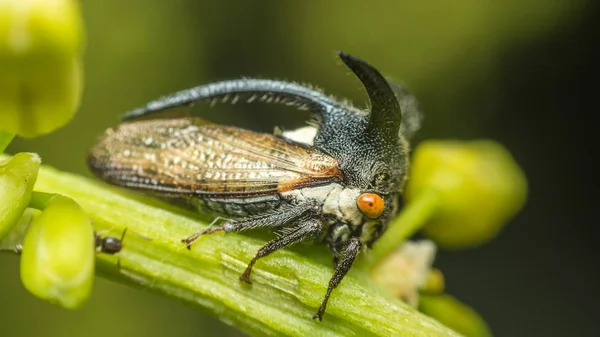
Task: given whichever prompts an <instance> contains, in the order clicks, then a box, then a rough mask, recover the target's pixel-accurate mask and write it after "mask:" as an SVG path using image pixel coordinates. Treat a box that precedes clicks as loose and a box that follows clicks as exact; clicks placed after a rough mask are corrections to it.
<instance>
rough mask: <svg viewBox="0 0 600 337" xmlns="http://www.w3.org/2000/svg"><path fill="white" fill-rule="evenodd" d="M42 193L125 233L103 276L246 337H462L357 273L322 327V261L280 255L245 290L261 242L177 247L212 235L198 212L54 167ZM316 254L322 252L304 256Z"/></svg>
mask: <svg viewBox="0 0 600 337" xmlns="http://www.w3.org/2000/svg"><path fill="white" fill-rule="evenodd" d="M36 189H37V190H43V191H46V192H49V193H59V194H61V195H65V196H68V197H71V198H73V199H74V200H76V201H77V202H78V203H79V204H80V205H81V206H82V207H83V208H84V209H85V210H86V212H88V214H89V215H90V216H91V217H92V220H93V224H94V229H95V230H96V231H108V232H110V233H111V235H113V234H116V235H120V233H122V231H123V230H124V229H125V228H128V229H129V231H128V232H127V236H126V237H125V238H124V246H125V248H124V249H123V250H122V251H121V252H120V253H119V254H118V255H117V256H112V255H108V254H98V262H99V265H98V267H99V268H97V269H98V270H99V272H100V273H101V274H102V275H104V276H108V277H110V278H112V279H114V280H116V281H120V282H123V283H127V284H130V285H132V286H135V287H140V288H144V289H149V290H151V291H155V292H158V293H161V294H163V295H166V296H168V297H171V298H175V299H179V300H182V301H185V302H187V303H190V304H192V305H194V306H196V307H199V308H201V309H203V310H204V311H207V312H209V313H210V314H212V315H214V316H217V317H219V318H220V319H221V320H222V321H224V322H226V323H228V324H231V325H234V326H236V327H238V328H239V329H241V330H243V331H245V332H247V333H249V334H250V335H253V336H458V334H456V333H455V332H453V331H452V330H450V329H448V328H447V327H445V326H443V325H441V324H440V323H439V322H437V321H435V320H434V319H432V318H430V317H427V316H425V315H423V314H421V313H419V312H418V311H416V310H414V309H413V308H411V307H409V306H408V305H406V304H404V303H402V302H400V301H398V300H395V299H392V298H389V297H387V296H386V295H384V294H383V291H380V290H378V289H377V288H375V287H374V286H373V285H372V284H370V283H369V282H368V281H367V278H366V276H365V274H364V273H363V272H360V271H359V270H356V269H355V270H353V271H351V272H350V273H349V275H348V276H347V277H346V278H345V279H344V281H343V282H342V284H341V285H340V286H339V287H338V288H337V289H336V290H335V291H334V292H333V295H332V298H331V300H330V302H329V305H328V307H327V313H326V314H325V316H324V320H323V322H318V321H314V320H313V319H312V318H311V317H312V315H313V314H314V313H315V311H316V309H317V307H318V306H319V304H320V302H321V300H322V298H323V295H324V294H325V290H326V287H327V284H328V282H329V278H330V277H331V275H332V271H331V266H330V260H329V259H330V257H328V258H327V260H326V261H327V262H328V263H319V262H317V260H315V259H313V258H309V257H307V256H306V255H304V254H299V253H297V252H295V251H292V250H282V251H279V252H276V253H274V254H272V255H271V256H269V257H266V258H264V259H261V260H260V261H259V262H258V263H257V264H256V267H255V269H254V271H253V274H252V280H253V284H252V285H246V284H243V283H241V282H240V281H238V277H239V275H241V273H242V272H243V271H244V269H245V267H246V264H247V263H248V261H250V259H251V258H252V257H253V256H254V254H255V253H256V251H257V250H258V249H259V248H260V247H261V245H262V244H264V240H261V239H259V238H257V237H255V236H249V235H242V234H233V233H232V234H227V235H220V234H214V235H211V236H208V237H203V238H201V239H200V240H199V241H198V242H197V243H196V244H195V245H193V246H192V249H191V250H187V249H186V248H185V245H184V244H182V243H181V239H182V238H185V237H186V236H189V235H190V234H193V233H194V232H196V231H198V230H201V229H203V228H205V227H206V222H205V221H201V220H200V219H199V216H198V215H197V214H196V213H194V212H188V211H186V210H183V209H179V208H177V207H174V206H171V205H168V204H165V203H162V202H159V201H157V200H154V199H151V198H148V197H145V196H141V195H138V194H134V193H131V192H127V191H123V190H120V189H116V188H112V187H108V186H106V185H105V184H103V183H100V182H96V181H92V180H89V179H86V178H83V177H79V176H76V175H72V174H68V173H63V172H59V171H57V170H55V169H52V168H48V167H42V168H41V169H40V172H39V176H38V180H37V184H36ZM136 234H137V235H136ZM144 237H146V238H150V240H147V239H145V238H144ZM315 250H316V251H317V252H323V251H324V250H319V249H317V248H312V249H310V250H308V251H309V252H311V251H312V252H314V251H315ZM309 255H310V254H309ZM313 255H314V254H313ZM319 255H320V254H319ZM117 259H120V265H121V267H120V269H117V268H116V266H115V265H114V264H115V263H116V260H117Z"/></svg>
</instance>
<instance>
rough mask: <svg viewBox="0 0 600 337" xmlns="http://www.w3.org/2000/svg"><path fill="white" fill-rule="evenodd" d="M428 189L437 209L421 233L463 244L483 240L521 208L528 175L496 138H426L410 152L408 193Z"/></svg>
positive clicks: (414, 194)
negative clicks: (431, 139) (440, 139)
mask: <svg viewBox="0 0 600 337" xmlns="http://www.w3.org/2000/svg"><path fill="white" fill-rule="evenodd" d="M432 191H433V192H434V193H436V194H437V198H438V200H437V205H436V211H435V213H434V215H433V216H432V218H431V219H430V220H429V221H428V223H427V224H426V225H425V227H424V228H423V232H424V234H425V235H427V236H428V237H430V238H432V239H433V240H434V241H436V243H438V244H439V245H440V246H443V247H446V248H463V247H471V246H476V245H479V244H481V243H484V242H487V241H488V240H490V239H491V238H493V237H494V236H495V235H496V234H497V233H498V232H499V231H500V230H501V229H502V228H503V226H504V225H505V224H506V222H507V221H508V220H509V219H510V218H511V217H512V216H514V215H515V214H516V213H517V212H518V211H519V210H521V208H522V207H523V205H524V203H525V199H526V195H527V181H526V179H525V176H524V174H523V172H522V171H521V168H520V167H519V166H518V165H517V163H516V162H515V161H514V159H513V158H512V156H511V155H510V153H508V151H507V150H506V149H504V148H503V147H502V146H501V145H500V144H498V143H496V142H493V141H487V140H480V141H427V142H424V143H423V144H421V145H420V146H419V147H418V148H417V149H416V151H415V153H414V156H413V161H412V166H411V175H410V179H409V181H408V185H407V188H406V199H407V200H408V202H410V201H411V200H412V199H416V198H418V197H419V195H420V194H421V193H431V192H432Z"/></svg>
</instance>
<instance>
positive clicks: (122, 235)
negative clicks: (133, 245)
mask: <svg viewBox="0 0 600 337" xmlns="http://www.w3.org/2000/svg"><path fill="white" fill-rule="evenodd" d="M127 229H129V227H125V229H124V230H123V234H121V243H123V240H124V239H125V234H126V233H127Z"/></svg>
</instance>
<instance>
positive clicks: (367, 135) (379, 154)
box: [314, 52, 407, 219]
mask: <svg viewBox="0 0 600 337" xmlns="http://www.w3.org/2000/svg"><path fill="white" fill-rule="evenodd" d="M339 54H340V57H341V59H342V60H343V61H344V63H345V64H346V65H347V66H348V67H349V68H350V69H351V70H352V71H353V72H354V74H355V75H356V76H357V77H358V78H359V80H360V81H361V82H362V83H363V85H364V87H365V89H366V91H367V94H368V96H369V100H370V108H369V109H368V111H367V112H363V111H359V110H358V109H355V108H353V107H349V106H340V107H335V108H334V109H331V111H330V112H329V113H326V114H322V115H320V116H318V120H319V122H320V128H319V131H318V133H317V135H316V137H315V140H314V144H315V146H316V147H318V148H319V149H321V150H322V151H324V152H327V153H328V154H330V155H331V156H333V157H335V158H336V159H337V160H338V162H339V165H340V169H341V171H342V173H343V175H344V178H345V180H346V183H347V184H348V186H351V187H357V188H359V189H360V190H361V191H362V192H363V193H362V194H361V195H360V196H359V197H358V199H357V200H356V204H357V206H358V208H359V210H360V211H361V212H362V214H363V215H364V216H365V217H366V218H368V219H377V218H379V217H380V216H382V215H383V214H385V213H387V212H386V210H389V209H390V207H391V206H392V203H393V202H392V201H391V200H390V199H391V198H392V197H393V196H394V195H396V194H397V193H398V192H399V191H400V189H401V185H402V182H403V180H404V175H405V171H406V164H407V162H406V151H407V149H406V141H405V139H404V137H403V136H402V134H401V132H400V128H401V124H402V111H401V109H400V102H399V100H398V97H396V94H395V93H394V90H393V88H392V87H391V86H390V84H389V83H388V81H387V80H386V79H385V78H384V77H383V76H382V75H381V73H380V72H379V71H378V70H377V69H375V68H374V67H373V66H371V65H369V64H368V63H366V62H365V61H363V60H361V59H359V58H357V57H354V56H351V55H348V54H345V53H343V52H340V53H339Z"/></svg>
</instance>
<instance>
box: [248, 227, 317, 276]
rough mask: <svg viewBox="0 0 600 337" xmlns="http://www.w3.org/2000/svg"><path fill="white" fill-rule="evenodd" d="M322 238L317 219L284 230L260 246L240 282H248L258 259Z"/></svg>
mask: <svg viewBox="0 0 600 337" xmlns="http://www.w3.org/2000/svg"><path fill="white" fill-rule="evenodd" d="M322 236H323V224H322V223H321V221H319V220H317V219H307V220H304V221H302V222H300V223H299V224H298V225H297V226H295V227H292V228H290V229H286V230H285V231H283V232H282V233H281V235H280V236H279V237H278V238H275V239H273V240H271V241H269V242H268V243H267V244H265V245H264V246H262V247H261V248H260V249H259V250H258V252H256V255H255V256H254V258H252V260H251V261H250V263H249V264H248V266H247V267H246V270H245V271H244V273H243V274H242V276H240V280H241V281H244V282H246V283H251V282H250V273H251V272H252V267H254V264H255V263H256V261H258V259H260V258H262V257H265V256H267V255H269V254H271V253H273V252H275V251H278V250H279V249H281V248H284V247H287V246H290V245H293V244H295V243H298V242H306V241H311V240H318V239H319V238H321V237H322Z"/></svg>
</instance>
